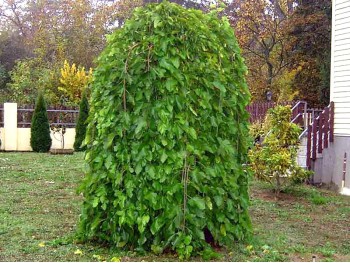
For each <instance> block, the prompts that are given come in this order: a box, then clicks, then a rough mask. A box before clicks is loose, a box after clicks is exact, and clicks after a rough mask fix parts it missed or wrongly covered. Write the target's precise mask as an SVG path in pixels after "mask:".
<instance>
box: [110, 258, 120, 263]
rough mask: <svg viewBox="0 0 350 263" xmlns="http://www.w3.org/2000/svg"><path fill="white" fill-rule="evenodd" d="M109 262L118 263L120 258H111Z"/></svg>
mask: <svg viewBox="0 0 350 263" xmlns="http://www.w3.org/2000/svg"><path fill="white" fill-rule="evenodd" d="M111 262H120V258H118V257H112V258H111Z"/></svg>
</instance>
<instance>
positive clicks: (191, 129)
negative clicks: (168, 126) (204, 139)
mask: <svg viewBox="0 0 350 263" xmlns="http://www.w3.org/2000/svg"><path fill="white" fill-rule="evenodd" d="M187 132H188V134H189V135H190V136H191V137H192V139H195V140H196V139H197V132H196V130H195V129H194V128H192V127H191V128H188V130H187Z"/></svg>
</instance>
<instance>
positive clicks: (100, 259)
mask: <svg viewBox="0 0 350 263" xmlns="http://www.w3.org/2000/svg"><path fill="white" fill-rule="evenodd" d="M92 258H94V259H96V260H97V261H103V260H104V258H103V257H102V256H100V255H92Z"/></svg>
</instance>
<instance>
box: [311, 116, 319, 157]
mask: <svg viewBox="0 0 350 263" xmlns="http://www.w3.org/2000/svg"><path fill="white" fill-rule="evenodd" d="M318 122H319V118H316V119H314V122H313V123H312V160H314V161H315V160H316V149H317V148H316V145H317V125H318Z"/></svg>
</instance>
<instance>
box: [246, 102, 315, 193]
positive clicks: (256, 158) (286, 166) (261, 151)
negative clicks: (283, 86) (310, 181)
mask: <svg viewBox="0 0 350 263" xmlns="http://www.w3.org/2000/svg"><path fill="white" fill-rule="evenodd" d="M291 114H292V111H291V109H290V107H289V106H277V107H275V108H274V109H270V110H269V120H270V125H271V129H270V133H269V134H268V135H267V136H266V137H265V140H264V144H263V145H262V146H261V145H256V146H255V147H254V148H253V149H252V150H251V151H250V154H249V156H250V161H251V167H252V169H253V172H254V174H255V176H256V177H257V178H258V179H260V180H263V181H267V182H269V183H271V184H272V185H273V186H274V189H275V191H276V194H278V193H279V192H280V191H281V190H282V189H283V188H284V187H286V186H287V185H289V184H290V183H293V182H296V181H301V180H302V179H304V178H306V177H307V176H308V172H307V171H306V170H304V169H302V168H301V167H299V166H298V164H297V162H296V157H297V151H298V145H299V134H300V132H301V130H300V127H299V126H298V125H296V124H294V123H290V117H291Z"/></svg>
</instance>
